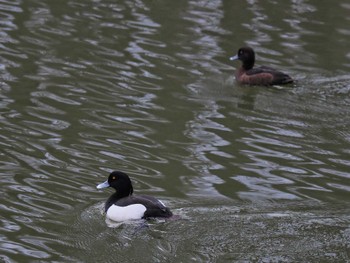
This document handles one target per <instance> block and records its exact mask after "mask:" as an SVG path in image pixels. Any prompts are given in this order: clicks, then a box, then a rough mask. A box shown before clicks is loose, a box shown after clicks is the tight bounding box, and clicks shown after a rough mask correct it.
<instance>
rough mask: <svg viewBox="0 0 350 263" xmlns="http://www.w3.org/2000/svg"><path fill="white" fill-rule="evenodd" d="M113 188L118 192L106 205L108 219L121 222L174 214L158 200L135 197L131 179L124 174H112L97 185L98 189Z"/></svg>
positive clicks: (141, 196) (143, 196) (115, 172)
mask: <svg viewBox="0 0 350 263" xmlns="http://www.w3.org/2000/svg"><path fill="white" fill-rule="evenodd" d="M107 187H112V188H114V189H115V190H116V192H115V193H114V194H112V195H111V196H110V197H109V198H108V200H107V201H106V204H105V212H106V217H107V218H109V219H110V220H113V221H117V222H121V221H126V220H136V219H147V218H151V217H165V218H167V217H171V216H172V215H173V214H172V212H171V211H170V209H169V208H168V207H166V206H165V205H164V204H163V203H162V202H161V201H159V200H158V199H156V198H154V197H152V196H148V195H133V187H132V183H131V180H130V177H129V176H128V175H127V174H126V173H123V172H120V171H114V172H112V173H111V174H110V175H109V177H108V180H107V181H105V182H103V183H101V184H99V185H97V189H102V188H107Z"/></svg>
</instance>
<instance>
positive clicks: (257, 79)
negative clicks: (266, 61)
mask: <svg viewBox="0 0 350 263" xmlns="http://www.w3.org/2000/svg"><path fill="white" fill-rule="evenodd" d="M230 60H240V61H242V66H241V67H240V68H239V69H237V71H236V74H235V77H236V81H237V82H238V83H239V84H243V85H254V86H255V85H257V86H271V85H284V84H289V83H292V82H293V79H292V78H291V77H290V76H288V75H287V74H285V73H283V72H280V71H278V70H276V69H273V68H270V67H266V66H262V67H258V68H253V67H254V63H255V52H254V50H253V49H252V48H251V47H241V48H240V49H239V50H238V52H237V54H236V55H235V56H233V57H230Z"/></svg>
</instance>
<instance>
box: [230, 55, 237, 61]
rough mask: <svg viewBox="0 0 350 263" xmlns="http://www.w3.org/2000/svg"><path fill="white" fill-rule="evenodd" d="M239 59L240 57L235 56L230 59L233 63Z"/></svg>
mask: <svg viewBox="0 0 350 263" xmlns="http://www.w3.org/2000/svg"><path fill="white" fill-rule="evenodd" d="M237 59H238V56H237V55H234V56H232V57H230V60H231V61H233V60H237Z"/></svg>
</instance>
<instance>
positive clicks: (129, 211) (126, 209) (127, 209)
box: [107, 204, 146, 222]
mask: <svg viewBox="0 0 350 263" xmlns="http://www.w3.org/2000/svg"><path fill="white" fill-rule="evenodd" d="M145 211H146V207H145V206H144V205H141V204H133V205H128V206H116V205H112V206H111V207H110V208H108V210H107V218H109V219H110V220H113V221H117V222H120V221H126V220H136V219H141V218H142V217H143V215H144V213H145Z"/></svg>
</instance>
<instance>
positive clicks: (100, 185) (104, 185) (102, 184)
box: [96, 181, 109, 189]
mask: <svg viewBox="0 0 350 263" xmlns="http://www.w3.org/2000/svg"><path fill="white" fill-rule="evenodd" d="M107 187H109V183H108V181H106V182H103V183H101V184H98V185H97V186H96V188H97V189H103V188H107Z"/></svg>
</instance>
